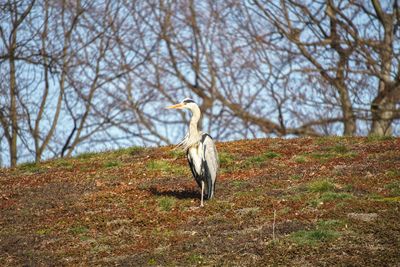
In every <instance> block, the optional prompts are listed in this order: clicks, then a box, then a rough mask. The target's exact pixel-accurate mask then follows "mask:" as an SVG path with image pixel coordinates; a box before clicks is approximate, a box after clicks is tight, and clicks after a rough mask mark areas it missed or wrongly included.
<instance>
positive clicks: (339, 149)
mask: <svg viewBox="0 0 400 267" xmlns="http://www.w3.org/2000/svg"><path fill="white" fill-rule="evenodd" d="M329 150H330V151H332V152H335V153H338V154H346V153H348V152H349V149H348V148H347V147H346V146H345V145H342V144H338V145H335V146H333V147H331V148H330V149H329Z"/></svg>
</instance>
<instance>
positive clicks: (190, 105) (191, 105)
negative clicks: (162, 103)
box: [166, 98, 198, 111]
mask: <svg viewBox="0 0 400 267" xmlns="http://www.w3.org/2000/svg"><path fill="white" fill-rule="evenodd" d="M166 108H168V109H190V110H192V111H193V109H195V108H198V106H197V104H196V103H195V102H194V101H193V99H190V98H185V99H183V100H182V102H181V103H179V104H176V105H172V106H168V107H166Z"/></svg>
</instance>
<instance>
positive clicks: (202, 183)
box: [200, 181, 204, 207]
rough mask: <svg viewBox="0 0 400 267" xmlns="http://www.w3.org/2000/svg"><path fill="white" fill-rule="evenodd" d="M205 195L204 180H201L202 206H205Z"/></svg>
mask: <svg viewBox="0 0 400 267" xmlns="http://www.w3.org/2000/svg"><path fill="white" fill-rule="evenodd" d="M203 195H204V181H201V203H200V207H204V204H203Z"/></svg>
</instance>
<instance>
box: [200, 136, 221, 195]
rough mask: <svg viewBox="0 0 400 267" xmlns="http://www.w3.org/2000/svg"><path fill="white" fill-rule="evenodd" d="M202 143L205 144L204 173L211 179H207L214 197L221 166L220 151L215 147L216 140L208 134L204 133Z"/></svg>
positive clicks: (210, 193) (203, 155) (210, 192)
mask: <svg viewBox="0 0 400 267" xmlns="http://www.w3.org/2000/svg"><path fill="white" fill-rule="evenodd" d="M201 144H202V146H203V153H202V159H203V164H204V171H205V172H206V173H204V174H203V175H204V176H206V177H207V179H209V181H207V184H208V185H209V186H208V190H209V192H208V196H209V198H211V197H212V195H213V193H214V185H215V181H216V178H217V172H218V168H219V160H218V153H217V149H216V147H215V143H214V140H213V139H212V138H211V136H210V135H208V134H203V136H202V139H201Z"/></svg>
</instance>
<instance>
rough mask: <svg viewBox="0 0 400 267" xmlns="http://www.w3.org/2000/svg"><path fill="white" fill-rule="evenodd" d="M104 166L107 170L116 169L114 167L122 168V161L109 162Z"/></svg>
mask: <svg viewBox="0 0 400 267" xmlns="http://www.w3.org/2000/svg"><path fill="white" fill-rule="evenodd" d="M103 166H104V167H105V168H114V167H118V166H121V162H120V161H108V162H106V163H104V165H103Z"/></svg>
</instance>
